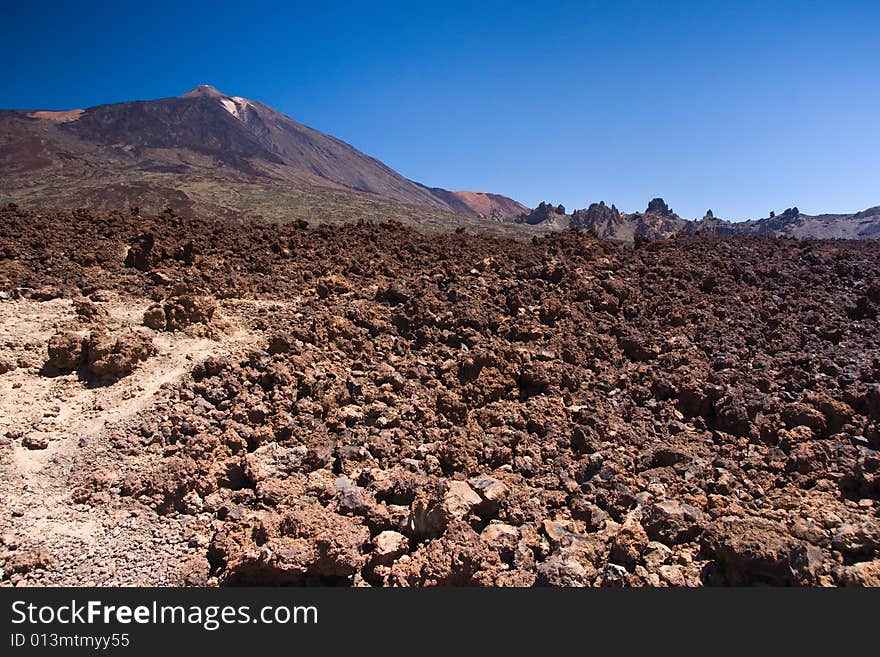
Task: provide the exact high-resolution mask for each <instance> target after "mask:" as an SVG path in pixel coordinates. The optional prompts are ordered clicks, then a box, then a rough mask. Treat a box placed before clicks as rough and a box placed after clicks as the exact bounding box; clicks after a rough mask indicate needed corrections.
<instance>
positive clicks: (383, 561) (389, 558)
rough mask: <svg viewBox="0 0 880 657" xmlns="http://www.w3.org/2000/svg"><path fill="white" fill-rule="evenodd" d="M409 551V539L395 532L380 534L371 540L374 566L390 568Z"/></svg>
mask: <svg viewBox="0 0 880 657" xmlns="http://www.w3.org/2000/svg"><path fill="white" fill-rule="evenodd" d="M408 551H409V539H407V537H406V536H404V535H403V534H400V533H398V532H395V531H390V530H389V531H384V532H380V533H379V534H378V535H377V536H376V537H375V538H374V539H373V552H372V557H371V558H372V561H373V563H374V564H377V565H382V566H390V565H391V564H392V563H394V561H395V560H396V559H397V558H398V557H400V556H402V555H404V554H406V553H407V552H408Z"/></svg>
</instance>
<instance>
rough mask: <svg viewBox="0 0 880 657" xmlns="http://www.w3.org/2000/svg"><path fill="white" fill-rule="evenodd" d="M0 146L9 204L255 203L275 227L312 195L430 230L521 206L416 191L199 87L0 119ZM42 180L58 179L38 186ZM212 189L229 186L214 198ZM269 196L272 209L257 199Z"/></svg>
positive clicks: (353, 153)
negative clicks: (424, 223) (458, 218)
mask: <svg viewBox="0 0 880 657" xmlns="http://www.w3.org/2000/svg"><path fill="white" fill-rule="evenodd" d="M0 144H2V145H3V147H4V148H3V154H2V155H0V178H2V181H0V196H2V197H3V198H5V199H7V200H13V201H19V202H28V201H31V202H32V201H34V200H35V199H40V198H42V197H47V198H49V199H51V200H52V201H53V202H59V201H60V202H64V203H66V204H68V205H70V204H74V205H97V206H98V207H101V206H103V205H105V204H106V203H110V202H113V203H120V202H127V203H130V204H133V205H147V206H150V205H152V204H153V203H154V202H157V201H159V200H160V199H162V201H161V202H166V201H167V202H168V203H176V204H177V206H180V205H183V206H184V209H188V210H192V211H194V212H198V211H203V212H221V213H222V214H235V213H238V212H252V211H253V209H254V206H259V207H261V209H263V210H264V211H266V210H268V215H267V216H269V218H282V217H283V216H286V215H287V214H289V213H290V211H291V202H290V200H291V196H292V197H294V198H295V199H296V202H294V203H293V206H294V207H295V208H296V209H298V210H300V211H307V213H308V214H309V215H310V216H311V214H312V213H316V214H318V215H319V216H320V215H322V214H323V213H324V212H325V211H326V210H327V207H326V205H327V204H326V203H322V202H317V201H318V199H317V197H321V198H323V197H325V196H328V194H329V196H330V197H332V198H333V202H334V203H335V202H338V201H339V199H340V196H342V197H345V196H346V195H348V194H350V195H351V196H352V199H353V200H352V203H351V205H352V208H353V209H354V210H356V209H357V208H360V207H361V206H364V205H366V206H370V207H369V209H367V210H366V211H365V213H366V215H367V216H368V217H369V218H373V216H374V215H377V214H381V213H387V212H388V206H389V204H391V205H392V206H393V205H396V204H405V206H406V208H399V209H397V211H395V212H392V215H394V216H397V215H406V214H407V213H412V210H411V209H410V206H414V207H418V208H422V209H424V210H420V211H416V212H415V214H416V215H418V214H424V212H425V210H426V211H427V215H429V216H430V217H431V218H433V219H435V220H438V221H439V220H440V218H439V217H438V216H436V215H437V213H441V214H443V213H466V214H474V215H485V216H490V215H493V214H497V215H498V216H500V217H501V218H504V217H506V216H508V214H509V213H511V212H519V211H521V209H522V206H520V205H519V204H517V203H516V202H515V201H513V200H511V199H507V198H506V197H502V196H498V195H487V194H481V193H476V194H475V195H471V194H470V193H464V194H463V195H461V196H459V193H457V192H449V191H447V190H443V189H439V188H434V189H432V188H428V187H425V186H424V185H420V184H418V183H415V182H413V181H410V180H408V179H406V178H405V177H403V176H401V175H400V174H398V173H397V172H395V171H394V170H392V169H391V168H389V167H387V166H386V165H384V164H383V163H381V162H379V161H378V160H376V159H375V158H372V157H370V156H368V155H366V154H364V153H362V152H360V151H358V150H357V149H356V148H354V147H353V146H351V145H349V144H347V143H345V142H343V141H341V140H339V139H336V138H334V137H331V136H329V135H326V134H323V133H321V132H319V131H317V130H314V129H312V128H309V127H308V126H304V125H302V124H300V123H297V122H296V121H294V120H293V119H290V118H289V117H287V116H285V115H283V114H281V113H280V112H278V111H276V110H274V109H272V108H271V107H269V106H267V105H264V104H262V103H258V102H255V101H251V100H248V99H246V98H241V97H238V96H228V95H225V94H223V93H221V92H219V91H218V90H216V89H214V88H213V87H210V86H207V85H202V86H200V87H197V88H196V89H194V90H192V91H191V92H189V93H187V94H184V95H183V96H181V97H177V98H163V99H159V100H152V101H132V102H124V103H116V104H111V105H100V106H97V107H92V108H89V109H86V110H71V111H67V112H50V111H4V112H0ZM50 172H51V173H52V174H53V176H60V177H57V178H53V180H52V181H46V180H45V178H44V177H45V176H46V175H47V174H49V173H50ZM41 183H43V184H41ZM223 183H226V184H228V185H230V189H229V190H228V192H226V193H223V192H221V193H219V194H218V193H217V191H218V190H217V187H218V186H220V185H222V184H223ZM206 184H207V187H209V188H211V190H212V193H206V192H205V190H204V188H205V186H206ZM273 191H274V192H276V193H277V194H278V198H279V202H278V204H277V208H272V207H271V205H272V204H271V203H266V201H265V197H266V195H267V194H268V195H271V193H272V192H273ZM205 196H210V197H211V198H210V200H208V199H204V198H203V197H205ZM161 202H160V204H161ZM343 202H345V201H344V199H343ZM309 203H311V204H310V205H309ZM298 204H299V205H298ZM301 213H302V212H299V214H301ZM371 213H372V214H371ZM432 213H433V214H432ZM294 214H295V215H296V214H298V213H297V212H294ZM355 214H356V215H357V216H363V215H364V212H360V211H358V212H355Z"/></svg>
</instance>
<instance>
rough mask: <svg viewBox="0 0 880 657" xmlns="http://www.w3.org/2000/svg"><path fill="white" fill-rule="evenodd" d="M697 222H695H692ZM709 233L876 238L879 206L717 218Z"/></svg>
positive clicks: (792, 209)
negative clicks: (729, 219)
mask: <svg viewBox="0 0 880 657" xmlns="http://www.w3.org/2000/svg"><path fill="white" fill-rule="evenodd" d="M695 223H697V222H695ZM708 232H733V233H738V234H740V235H763V236H765V237H780V236H782V237H795V238H799V239H857V240H862V239H878V238H880V206H877V207H873V208H868V209H867V210H862V211H861V212H856V213H853V214H819V215H807V214H802V213H801V212H800V210H798V209H797V208H789V209H787V210H785V211H784V212H782V213H781V214H778V215H776V214H773V213H771V214H770V216H769V217H765V218H763V219H757V220H749V221H743V222H738V223H732V222H726V221H723V220H716V226H715V227H714V230H713V229H710V230H709V231H708Z"/></svg>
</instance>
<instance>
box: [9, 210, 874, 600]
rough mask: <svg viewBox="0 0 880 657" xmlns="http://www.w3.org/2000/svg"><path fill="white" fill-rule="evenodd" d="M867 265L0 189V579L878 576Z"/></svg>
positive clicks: (773, 249)
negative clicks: (284, 219)
mask: <svg viewBox="0 0 880 657" xmlns="http://www.w3.org/2000/svg"><path fill="white" fill-rule="evenodd" d="M563 210H564V209H563ZM596 212H597V213H601V214H603V215H605V216H606V217H607V218H609V219H611V220H613V219H614V215H613V212H612V211H611V209H610V208H609V209H606V210H598V211H596ZM878 280H880V256H878V253H877V250H876V249H875V248H874V247H873V245H872V244H871V243H868V242H859V241H835V242H817V241H805V242H800V241H796V240H791V239H767V238H762V237H754V236H740V235H732V236H724V235H714V234H698V235H679V236H676V237H673V238H671V239H666V240H660V241H648V242H643V241H637V242H636V245H635V247H623V246H617V245H615V244H612V243H610V242H607V241H601V240H599V239H597V238H596V237H595V236H594V235H592V234H590V233H589V232H588V231H585V230H564V231H560V232H556V233H554V234H552V235H550V236H547V237H541V238H535V239H533V240H532V241H531V242H519V241H512V240H505V239H499V238H491V237H485V236H478V235H472V234H467V233H463V232H459V233H456V234H451V235H433V236H427V235H422V234H419V233H417V232H414V231H412V230H409V229H407V228H405V227H403V226H401V225H400V224H399V223H396V222H386V223H382V224H374V223H369V222H366V223H365V222H360V223H358V224H351V225H346V226H337V227H331V226H317V227H315V226H309V225H306V224H305V223H303V222H294V223H290V224H288V225H285V226H278V225H271V224H267V223H263V222H255V223H254V224H253V225H249V226H242V225H237V224H231V223H223V222H208V221H201V220H198V219H186V218H182V217H180V216H177V215H175V214H173V213H164V214H162V215H159V216H131V215H129V213H128V212H127V211H126V212H120V213H107V214H95V213H90V212H86V211H79V212H73V213H51V212H42V213H36V212H32V211H26V210H21V209H18V208H16V207H14V206H8V207H6V208H5V209H3V210H2V211H0V400H2V401H0V404H2V413H0V443H2V444H0V467H2V477H0V568H2V571H0V582H2V584H4V585H33V584H44V585H45V584H85V583H95V584H120V583H125V584H158V585H165V584H191V585H193V584H195V585H204V584H207V585H244V584H325V585H353V586H367V585H370V586H430V585H486V586H536V585H537V586H703V585H707V586H718V585H754V584H764V585H780V586H782V585H795V586H807V585H820V586H866V585H874V586H876V585H880V453H878V449H880V350H878V349H880V333H878V323H877V314H878V310H880V283H878Z"/></svg>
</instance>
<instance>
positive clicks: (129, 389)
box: [0, 298, 260, 585]
mask: <svg viewBox="0 0 880 657" xmlns="http://www.w3.org/2000/svg"><path fill="white" fill-rule="evenodd" d="M99 305H100V306H101V307H103V308H104V309H105V310H106V311H107V312H108V313H109V316H110V317H109V320H106V319H105V320H104V323H105V324H106V325H108V326H109V327H110V328H112V329H115V330H126V329H128V328H133V327H137V326H139V324H140V319H141V318H142V317H143V311H144V310H145V308H146V305H147V304H146V302H143V303H135V302H132V301H125V300H121V299H115V298H110V299H108V300H107V301H106V302H103V303H100V304H99ZM256 305H259V302H236V301H228V302H226V303H225V304H224V306H223V307H222V308H221V311H220V314H221V315H222V323H223V324H224V326H225V330H224V331H222V332H221V335H219V336H218V337H216V338H214V339H211V338H205V337H195V336H190V335H186V334H183V333H164V332H157V333H153V334H152V337H153V340H154V343H155V345H156V347H157V349H158V353H157V355H155V356H154V357H152V358H150V359H149V360H148V361H147V362H145V363H142V364H141V365H140V366H139V367H138V368H137V369H136V370H135V371H134V372H133V373H132V374H131V375H130V376H127V377H125V378H123V379H121V380H120V381H117V382H116V383H114V384H112V385H107V386H99V387H90V386H89V385H88V384H87V383H86V382H84V381H83V380H81V379H80V378H79V377H78V376H77V374H75V373H71V374H63V375H58V376H54V377H51V376H46V375H45V374H44V373H41V371H40V368H41V367H42V365H43V363H44V362H45V359H46V344H47V342H48V340H49V338H50V337H51V336H52V335H53V334H54V333H55V332H56V331H57V330H58V329H59V328H63V327H66V326H70V325H71V324H73V323H75V322H76V314H75V309H74V306H73V304H72V303H71V302H70V301H69V300H62V299H56V300H53V301H47V302H35V301H29V300H19V301H6V302H2V303H0V355H3V356H5V357H6V358H7V359H8V360H11V361H12V362H16V363H17V364H18V367H17V369H15V370H13V371H12V372H8V373H6V374H4V375H3V376H2V377H0V551H3V550H5V551H8V554H9V555H11V556H10V557H9V558H8V559H7V561H6V564H5V566H4V567H3V568H4V570H3V572H0V582H2V584H5V585H9V584H10V583H19V584H26V583H36V584H52V585H128V584H139V585H168V584H177V583H180V581H181V579H180V578H181V576H182V575H181V573H182V572H183V570H184V569H185V567H186V563H187V559H188V558H189V557H190V556H191V554H193V555H194V554H195V553H196V551H197V550H198V545H197V543H198V539H197V538H196V535H197V532H195V531H194V529H195V528H194V527H192V526H191V524H192V522H193V521H194V520H193V519H190V518H186V517H184V518H179V517H175V518H169V517H161V516H158V515H156V514H155V513H154V512H153V511H151V510H150V509H147V508H145V507H142V506H140V505H138V504H136V503H132V502H127V501H123V502H119V501H115V502H113V503H112V504H108V505H93V504H88V505H86V504H77V503H76V502H75V501H74V500H73V499H71V485H70V482H71V481H72V480H75V479H76V477H77V476H78V475H80V474H83V473H89V472H95V471H99V470H106V471H109V472H113V471H115V470H116V469H117V468H118V467H119V466H120V461H121V457H122V455H121V454H119V453H117V451H116V450H115V449H114V447H113V436H114V434H117V435H118V434H119V432H126V431H129V430H133V429H134V428H135V427H137V426H138V425H139V424H140V423H141V422H142V420H143V419H144V418H147V417H149V415H150V407H151V406H152V404H153V403H154V400H155V398H156V395H157V394H158V393H159V392H160V390H161V388H162V386H165V385H167V384H173V383H174V382H176V381H177V380H179V379H180V378H181V377H183V376H185V375H187V374H188V373H189V372H190V371H191V370H192V368H193V366H194V365H195V364H196V363H198V362H200V361H202V360H204V359H205V358H207V357H208V356H212V355H230V354H236V353H240V352H243V351H246V350H248V349H250V348H251V347H253V346H254V345H255V344H256V343H257V342H258V340H259V338H260V336H259V335H258V334H255V333H252V332H250V331H248V330H246V329H245V328H243V323H242V321H241V317H242V316H246V315H247V314H248V312H249V311H252V310H254V308H251V306H256ZM41 442H42V443H44V444H47V446H46V447H45V448H44V449H32V448H29V447H27V446H26V445H25V443H30V444H32V445H33V444H34V443H41ZM126 458H131V455H126ZM135 458H137V456H136V455H135ZM141 458H149V456H148V455H142V456H141Z"/></svg>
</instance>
